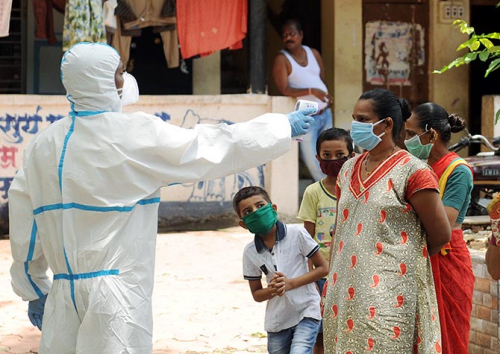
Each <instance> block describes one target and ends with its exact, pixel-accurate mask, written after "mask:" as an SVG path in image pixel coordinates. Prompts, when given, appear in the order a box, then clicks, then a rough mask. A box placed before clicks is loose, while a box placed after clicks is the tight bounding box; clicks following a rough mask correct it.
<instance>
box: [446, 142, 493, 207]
mask: <svg viewBox="0 0 500 354" xmlns="http://www.w3.org/2000/svg"><path fill="white" fill-rule="evenodd" d="M472 144H480V145H483V146H486V147H487V148H488V149H489V150H490V151H486V152H480V153H478V154H477V155H475V156H470V157H466V158H465V160H466V161H467V163H468V164H469V165H470V166H471V168H472V172H473V177H474V188H473V189H472V193H471V202H470V205H469V209H468V211H467V216H480V215H488V212H487V210H486V206H487V205H488V204H489V202H490V201H491V199H492V198H493V194H495V193H498V192H500V137H497V138H494V139H492V141H491V142H490V141H489V140H488V139H487V138H486V137H484V136H482V135H480V134H476V135H471V134H470V133H468V135H467V136H465V137H463V138H460V140H459V141H458V142H457V143H456V144H453V145H451V146H450V147H448V150H449V151H453V152H457V151H460V150H462V149H463V148H465V147H467V146H470V145H472Z"/></svg>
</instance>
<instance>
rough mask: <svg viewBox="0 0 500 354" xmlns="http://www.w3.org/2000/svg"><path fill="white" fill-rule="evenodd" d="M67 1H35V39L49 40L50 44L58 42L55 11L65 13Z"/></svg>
mask: <svg viewBox="0 0 500 354" xmlns="http://www.w3.org/2000/svg"><path fill="white" fill-rule="evenodd" d="M65 6H66V0H33V12H34V14H35V38H38V39H44V38H47V42H48V43H49V44H54V43H56V42H57V38H56V35H55V34H54V11H53V9H56V10H57V11H59V12H60V13H62V14H63V13H64V7H65Z"/></svg>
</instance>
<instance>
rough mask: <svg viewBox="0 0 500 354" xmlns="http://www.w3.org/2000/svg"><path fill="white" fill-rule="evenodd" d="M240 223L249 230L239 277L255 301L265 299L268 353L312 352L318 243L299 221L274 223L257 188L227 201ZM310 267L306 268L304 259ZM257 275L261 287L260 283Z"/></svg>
mask: <svg viewBox="0 0 500 354" xmlns="http://www.w3.org/2000/svg"><path fill="white" fill-rule="evenodd" d="M233 207H234V210H235V211H236V213H237V214H238V216H239V217H240V218H241V220H240V226H241V227H243V228H245V229H248V230H250V232H252V233H254V234H255V238H254V241H253V242H251V243H249V244H248V245H247V246H246V247H245V251H244V253H243V276H244V278H245V279H246V280H248V282H249V285H250V290H251V292H252V296H253V298H254V300H255V301H257V302H262V301H267V300H268V303H267V307H266V319H265V330H266V331H267V332H268V344H267V346H268V352H269V353H270V354H285V353H290V354H299V353H300V354H303V353H304V354H305V353H312V349H313V346H314V342H315V340H316V336H317V333H318V328H319V322H320V319H321V314H320V309H319V301H320V296H319V294H318V291H317V289H316V286H315V284H314V282H315V281H316V280H318V279H321V278H322V277H324V276H326V275H327V274H328V264H327V262H326V260H325V258H324V257H323V256H322V255H321V254H320V253H319V252H318V250H319V246H318V244H317V243H316V242H315V241H314V240H313V239H312V238H311V236H310V235H309V234H308V232H307V231H306V230H305V229H304V228H303V227H302V226H300V225H285V224H283V223H281V222H280V221H278V218H277V213H276V210H277V207H276V205H274V204H272V203H271V199H270V198H269V195H268V194H267V192H266V191H265V190H264V189H262V188H260V187H245V188H243V189H241V190H240V191H239V192H238V193H236V195H235V196H234V199H233ZM309 259H310V260H311V261H312V263H313V264H314V266H315V268H314V269H313V270H309V267H308V260H309ZM262 273H264V275H265V276H266V280H267V284H268V286H267V288H263V287H262V282H261V278H262Z"/></svg>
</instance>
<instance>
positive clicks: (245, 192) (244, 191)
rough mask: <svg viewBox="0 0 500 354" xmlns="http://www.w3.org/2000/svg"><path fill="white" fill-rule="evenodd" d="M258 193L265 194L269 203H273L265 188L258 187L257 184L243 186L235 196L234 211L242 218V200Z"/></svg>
mask: <svg viewBox="0 0 500 354" xmlns="http://www.w3.org/2000/svg"><path fill="white" fill-rule="evenodd" d="M256 195H261V196H263V197H264V199H265V200H266V201H267V202H268V203H270V204H272V202H271V198H269V194H267V192H266V191H265V189H263V188H260V187H257V186H250V187H244V188H241V189H240V190H239V191H238V193H236V195H235V196H234V198H233V208H234V211H235V212H236V214H237V215H238V217H240V218H241V215H240V209H239V207H240V202H241V201H242V200H245V199H248V198H250V197H253V196H256Z"/></svg>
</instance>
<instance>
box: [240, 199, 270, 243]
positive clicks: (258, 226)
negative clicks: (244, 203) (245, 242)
mask: <svg viewBox="0 0 500 354" xmlns="http://www.w3.org/2000/svg"><path fill="white" fill-rule="evenodd" d="M241 220H243V222H244V223H245V225H246V227H248V230H250V232H251V233H253V234H256V235H260V236H266V235H267V234H268V233H269V231H271V229H272V228H273V226H274V224H276V222H278V214H277V213H276V210H274V209H273V206H272V205H271V203H269V204H267V205H266V206H265V207H262V208H259V209H257V210H255V211H254V212H253V213H250V214H248V215H245V216H244V217H243V218H242V219H241Z"/></svg>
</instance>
